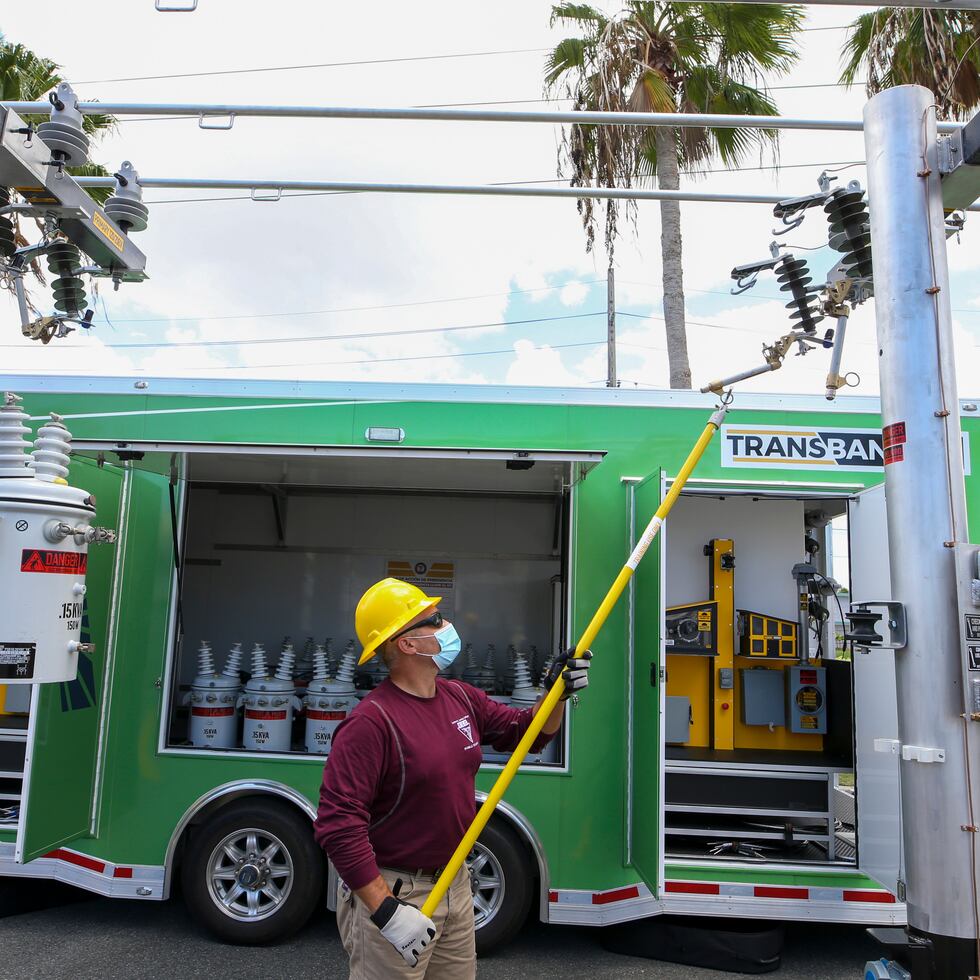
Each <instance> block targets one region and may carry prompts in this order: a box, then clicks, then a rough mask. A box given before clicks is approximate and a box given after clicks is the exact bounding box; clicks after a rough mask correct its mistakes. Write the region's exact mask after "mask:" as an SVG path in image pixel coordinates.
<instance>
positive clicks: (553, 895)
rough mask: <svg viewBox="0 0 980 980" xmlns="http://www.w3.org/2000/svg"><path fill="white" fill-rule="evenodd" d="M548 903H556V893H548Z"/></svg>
mask: <svg viewBox="0 0 980 980" xmlns="http://www.w3.org/2000/svg"><path fill="white" fill-rule="evenodd" d="M548 901H549V902H557V901H558V892H548Z"/></svg>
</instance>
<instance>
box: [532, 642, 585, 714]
mask: <svg viewBox="0 0 980 980" xmlns="http://www.w3.org/2000/svg"><path fill="white" fill-rule="evenodd" d="M591 659H592V651H591V650H583V651H582V652H581V653H580V654H579V655H578V656H575V647H569V648H568V649H567V650H566V651H565V652H564V653H560V654H559V655H558V656H557V657H555V662H554V663H553V664H552V665H551V669H550V670H549V671H548V673H547V674H546V675H545V678H544V686H545V688H546V689H547V690H549V691H550V690H551V688H552V687H553V686H554V683H555V681H556V680H558V678H559V676H560V677H562V678H563V680H564V681H565V690H564V693H563V694H562V696H561V699H562V701H567V700H568V699H569V698H570V697H571V696H572V695H573V694H575V692H576V691H581V690H584V689H585V688H587V687H588V686H589V661H590V660H591Z"/></svg>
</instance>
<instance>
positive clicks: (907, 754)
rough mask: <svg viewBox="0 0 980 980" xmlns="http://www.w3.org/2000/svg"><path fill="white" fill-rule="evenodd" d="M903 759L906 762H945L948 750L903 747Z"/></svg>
mask: <svg viewBox="0 0 980 980" xmlns="http://www.w3.org/2000/svg"><path fill="white" fill-rule="evenodd" d="M902 758H903V759H904V760H905V761H906V762H945V761H946V750H945V749H935V748H930V747H928V746H925V745H903V746H902Z"/></svg>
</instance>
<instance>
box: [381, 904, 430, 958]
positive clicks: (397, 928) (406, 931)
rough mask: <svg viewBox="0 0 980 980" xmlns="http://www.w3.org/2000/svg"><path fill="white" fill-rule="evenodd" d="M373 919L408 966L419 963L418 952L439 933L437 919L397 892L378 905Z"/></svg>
mask: <svg viewBox="0 0 980 980" xmlns="http://www.w3.org/2000/svg"><path fill="white" fill-rule="evenodd" d="M371 921H372V922H373V923H374V924H375V925H376V926H377V927H378V928H379V929H380V930H381V935H382V936H384V937H385V939H387V940H388V942H389V943H391V945H392V946H394V947H395V949H397V950H398V952H399V953H401V954H402V958H403V959H404V960H405V962H406V963H407V964H408V965H409V966H418V965H419V956H421V955H422V951H423V950H424V949H425V947H426V946H428V945H429V943H430V942H432V940H433V938H434V937H435V934H436V926H435V923H434V922H433V921H432V920H431V919H430V918H429V917H428V916H427V915H424V914H423V913H422V912H421V911H420V910H419V909H417V908H416V907H415V906H414V905H409V904H408V902H403V901H402V900H401V899H400V898H395V897H394V895H389V896H388V897H387V898H386V899H385V900H384V901H383V902H382V903H381V904H380V905H379V906H378V907H377V909H376V910H375V911H374V913H373V914H372V915H371Z"/></svg>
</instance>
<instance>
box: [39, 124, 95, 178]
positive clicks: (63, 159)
mask: <svg viewBox="0 0 980 980" xmlns="http://www.w3.org/2000/svg"><path fill="white" fill-rule="evenodd" d="M37 135H38V136H39V137H40V138H41V141H42V142H43V143H44V145H45V146H47V148H48V149H49V150H50V151H51V153H52V155H53V156H54V158H55V160H57V161H58V162H59V163H63V164H64V165H65V166H66V167H84V166H85V164H86V163H88V161H89V155H88V145H89V141H88V137H87V136H86V135H85V133H84V132H83V131H82V130H81V129H76V128H75V127H74V126H72V125H70V124H68V123H61V122H43V123H41V125H40V126H38V127H37Z"/></svg>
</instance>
